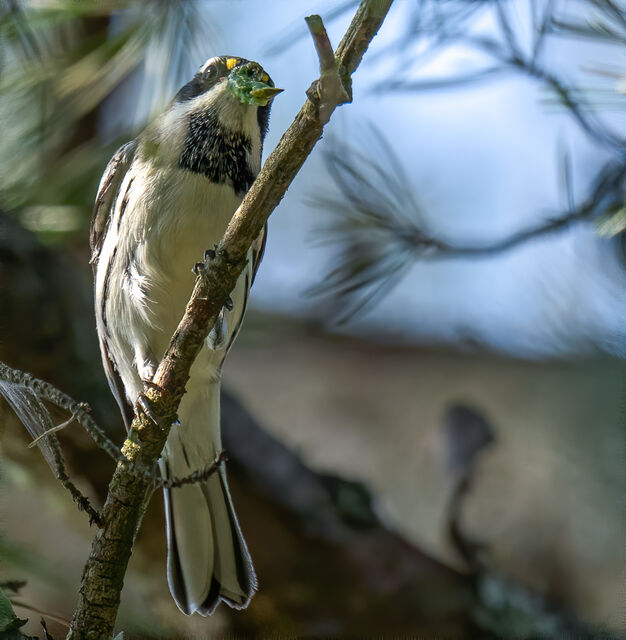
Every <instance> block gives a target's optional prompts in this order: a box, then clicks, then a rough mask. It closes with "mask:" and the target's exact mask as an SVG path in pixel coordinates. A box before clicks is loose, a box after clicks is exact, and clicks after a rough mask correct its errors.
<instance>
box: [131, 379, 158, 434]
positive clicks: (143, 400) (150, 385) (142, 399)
mask: <svg viewBox="0 0 626 640" xmlns="http://www.w3.org/2000/svg"><path fill="white" fill-rule="evenodd" d="M141 383H142V384H143V390H144V393H140V394H138V396H137V400H135V413H137V415H143V416H144V417H146V418H147V419H148V420H150V422H152V423H154V424H155V425H157V426H159V425H160V423H161V421H160V419H159V416H157V414H156V413H155V411H154V409H153V408H152V404H151V401H150V400H149V399H148V397H147V396H146V395H145V392H147V391H148V390H149V389H152V390H153V391H156V392H158V393H163V388H162V387H160V386H159V385H158V384H157V383H156V382H152V380H142V381H141Z"/></svg>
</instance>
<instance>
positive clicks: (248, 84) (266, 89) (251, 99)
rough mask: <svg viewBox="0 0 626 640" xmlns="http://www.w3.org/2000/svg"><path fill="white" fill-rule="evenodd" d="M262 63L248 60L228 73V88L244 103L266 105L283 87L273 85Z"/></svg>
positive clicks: (258, 105)
mask: <svg viewBox="0 0 626 640" xmlns="http://www.w3.org/2000/svg"><path fill="white" fill-rule="evenodd" d="M268 82H269V76H268V75H267V73H265V71H263V69H262V68H261V66H260V65H258V64H257V63H255V62H248V63H247V64H243V65H241V66H239V67H235V68H234V69H233V70H232V71H231V72H230V74H229V75H228V90H229V91H230V92H231V93H232V94H233V95H234V96H235V98H237V99H238V100H239V101H240V102H241V103H243V104H251V105H254V106H256V107H265V106H266V105H267V103H268V102H269V101H270V100H271V99H272V98H273V97H274V96H275V95H276V94H277V93H280V92H281V91H282V89H277V88H276V87H272V86H271V85H270V84H268Z"/></svg>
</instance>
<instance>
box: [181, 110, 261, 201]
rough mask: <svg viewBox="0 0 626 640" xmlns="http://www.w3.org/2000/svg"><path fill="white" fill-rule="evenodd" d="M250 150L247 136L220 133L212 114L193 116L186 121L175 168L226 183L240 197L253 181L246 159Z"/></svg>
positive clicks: (219, 127) (221, 129)
mask: <svg viewBox="0 0 626 640" xmlns="http://www.w3.org/2000/svg"><path fill="white" fill-rule="evenodd" d="M251 150H252V142H251V140H250V138H248V137H247V136H245V135H243V134H242V133H237V132H236V131H231V130H229V129H224V128H223V127H222V126H221V125H220V123H219V121H218V119H217V117H216V116H214V115H212V114H208V113H195V114H192V115H191V118H190V121H189V129H188V130H187V137H186V138H185V146H184V148H183V152H182V153H181V154H180V158H179V159H178V166H179V167H181V169H187V171H191V172H193V173H199V174H202V175H203V176H206V177H207V178H208V179H209V180H211V182H215V183H217V184H224V183H227V182H230V183H231V184H232V185H233V188H234V190H235V192H236V193H237V195H241V196H243V195H244V194H245V193H246V192H247V191H248V189H249V188H250V186H251V185H252V183H253V182H254V178H255V174H254V173H253V172H252V170H251V169H250V166H249V164H248V159H247V156H248V154H249V153H250V151H251Z"/></svg>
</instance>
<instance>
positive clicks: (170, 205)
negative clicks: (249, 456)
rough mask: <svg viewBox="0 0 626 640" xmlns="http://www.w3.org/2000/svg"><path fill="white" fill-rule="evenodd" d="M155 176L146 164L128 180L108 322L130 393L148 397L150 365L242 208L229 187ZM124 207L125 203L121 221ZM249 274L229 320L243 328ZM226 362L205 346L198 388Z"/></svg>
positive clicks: (114, 238)
mask: <svg viewBox="0 0 626 640" xmlns="http://www.w3.org/2000/svg"><path fill="white" fill-rule="evenodd" d="M149 175H150V176H151V179H150V180H148V179H147V174H146V166H145V165H143V166H142V165H138V166H134V167H133V171H131V172H129V174H128V175H127V176H126V179H125V184H123V185H122V188H121V191H120V193H122V194H123V193H125V191H126V185H127V183H128V181H129V180H131V179H132V180H133V183H132V184H131V185H130V189H129V191H128V201H127V204H126V209H125V212H124V214H123V216H122V218H121V221H120V223H119V230H118V233H117V234H114V233H109V234H107V242H111V243H115V245H114V246H116V251H115V258H114V260H113V262H112V267H111V273H110V277H109V285H108V295H107V300H106V324H107V332H108V334H109V346H110V351H111V355H112V356H113V359H114V362H115V364H116V366H117V369H118V372H119V373H120V376H121V377H122V380H123V382H124V385H125V387H126V390H127V394H136V393H138V392H139V391H141V388H142V385H141V378H145V377H147V376H148V375H149V367H147V368H146V364H147V363H148V361H150V363H156V364H158V362H159V361H160V360H161V358H162V356H163V354H164V353H165V350H166V349H167V346H168V344H169V341H170V338H171V336H172V334H173V333H174V331H175V329H176V327H177V326H178V323H179V322H180V320H181V318H182V316H183V313H184V311H185V307H186V304H187V302H188V300H189V297H190V295H191V292H192V289H193V285H194V281H195V276H194V274H193V272H192V268H193V266H194V264H195V263H196V262H198V261H200V260H202V258H203V255H204V252H205V250H207V249H212V248H213V247H214V245H216V244H217V243H218V242H219V241H220V240H221V238H222V236H223V234H224V231H225V229H226V226H227V225H228V222H229V221H230V219H231V217H232V215H233V213H234V212H235V210H236V209H237V207H238V206H239V203H240V202H241V199H240V198H238V197H237V196H236V195H235V193H234V191H233V190H232V188H230V187H229V186H226V185H216V184H214V183H211V182H210V181H209V180H208V179H207V178H205V177H204V176H199V175H196V174H193V173H190V172H188V171H184V170H181V169H177V168H176V169H169V170H159V171H157V172H155V171H154V170H153V169H152V170H151V171H150V173H149ZM135 185H141V186H142V187H143V188H141V189H140V188H138V187H137V186H135ZM120 201H121V197H120V198H119V199H118V203H117V206H116V210H117V211H116V216H117V215H118V214H119V209H120V206H121V202H120ZM115 222H117V220H115V219H114V220H113V221H112V224H113V223H115ZM138 223H139V224H138ZM110 249H111V248H110V247H109V250H110ZM104 253H105V247H103V254H104ZM100 271H103V269H102V268H101V267H99V274H98V275H99V278H98V282H97V286H101V287H102V286H103V282H101V279H102V277H101V274H100ZM246 276H247V280H248V282H249V279H250V278H249V277H250V266H249V265H248V267H247V268H246V271H245V272H244V273H243V274H242V276H241V277H240V280H239V282H238V285H237V287H236V290H235V292H233V294H232V296H231V297H232V299H233V304H234V308H233V311H232V312H230V313H229V314H228V316H229V319H228V322H229V324H230V325H232V326H235V325H238V324H239V322H240V320H241V316H242V314H243V311H244V308H245V299H246V297H247V287H246V286H245V281H246ZM224 356H225V352H219V351H217V352H216V351H212V350H210V349H208V348H207V347H206V346H205V347H204V348H203V349H202V352H201V353H200V355H199V356H198V359H197V360H196V362H195V363H194V367H193V370H192V374H193V377H194V378H196V380H195V382H196V383H197V382H201V381H202V380H206V381H208V380H210V379H215V378H216V377H218V376H219V368H220V367H221V363H222V360H223V358H224ZM129 400H131V401H132V399H131V398H129Z"/></svg>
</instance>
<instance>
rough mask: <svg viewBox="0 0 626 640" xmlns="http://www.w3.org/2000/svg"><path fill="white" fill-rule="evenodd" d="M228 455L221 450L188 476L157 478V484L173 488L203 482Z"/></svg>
mask: <svg viewBox="0 0 626 640" xmlns="http://www.w3.org/2000/svg"><path fill="white" fill-rule="evenodd" d="M227 461H228V456H227V455H226V452H225V451H221V452H220V453H219V455H218V456H217V457H216V458H215V460H213V462H211V463H209V464H207V465H206V466H205V467H203V468H202V469H198V470H197V471H194V472H193V473H190V474H189V475H188V476H184V477H182V478H168V479H167V480H165V479H163V478H159V481H158V485H159V486H160V487H163V488H164V489H175V488H178V487H184V486H185V485H187V484H197V483H198V482H204V480H206V479H207V478H208V477H209V476H212V475H213V474H214V473H215V472H216V471H217V470H218V469H219V468H220V464H222V462H227Z"/></svg>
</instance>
